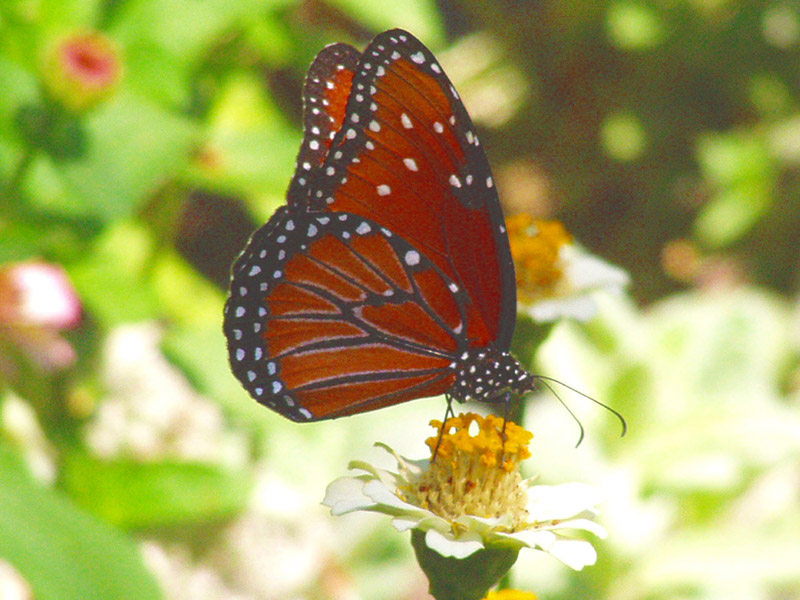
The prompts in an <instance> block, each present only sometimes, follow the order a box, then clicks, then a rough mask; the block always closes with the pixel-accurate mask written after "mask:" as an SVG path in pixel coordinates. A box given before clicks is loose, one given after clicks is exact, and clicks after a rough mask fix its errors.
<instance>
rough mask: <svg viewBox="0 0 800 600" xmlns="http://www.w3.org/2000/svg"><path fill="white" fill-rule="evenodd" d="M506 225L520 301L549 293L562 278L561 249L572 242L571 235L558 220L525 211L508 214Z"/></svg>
mask: <svg viewBox="0 0 800 600" xmlns="http://www.w3.org/2000/svg"><path fill="white" fill-rule="evenodd" d="M506 224H507V227H508V238H509V243H510V244H511V256H512V257H513V259H514V267H515V268H516V270H517V289H518V291H519V297H520V301H521V302H527V303H530V302H533V301H535V300H538V299H540V298H546V297H550V296H553V295H554V294H555V288H556V286H557V284H558V283H559V281H561V278H562V277H563V264H562V261H561V259H560V256H561V248H562V246H564V245H565V244H570V243H572V236H571V235H570V233H569V232H568V231H567V230H566V228H565V227H564V225H562V224H561V223H560V222H559V221H542V220H540V219H534V218H533V217H532V216H531V215H529V214H525V213H521V214H517V215H514V216H512V217H509V218H508V219H506Z"/></svg>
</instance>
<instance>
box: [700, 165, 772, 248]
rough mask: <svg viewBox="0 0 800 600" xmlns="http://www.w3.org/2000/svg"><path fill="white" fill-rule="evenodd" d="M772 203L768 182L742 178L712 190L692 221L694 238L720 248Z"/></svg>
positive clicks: (741, 233) (739, 234)
mask: <svg viewBox="0 0 800 600" xmlns="http://www.w3.org/2000/svg"><path fill="white" fill-rule="evenodd" d="M770 206H772V185H771V182H764V181H761V180H754V181H745V182H742V183H739V184H736V185H732V186H730V187H728V188H726V189H724V190H722V191H721V192H719V193H718V194H716V195H715V196H714V197H713V198H712V199H711V200H710V201H709V202H708V204H706V205H705V206H704V207H703V209H702V210H701V211H700V213H699V214H698V215H697V220H696V221H695V224H694V226H695V232H696V234H697V237H698V239H700V241H702V242H703V243H704V244H705V245H706V246H707V247H708V248H723V247H725V246H728V245H730V244H732V243H734V242H736V241H737V240H738V239H740V238H742V237H743V236H744V235H746V234H747V232H748V231H750V229H752V228H753V227H754V226H755V225H756V224H757V223H758V222H759V220H760V219H761V218H762V217H763V216H764V214H765V213H766V212H767V211H768V210H769V208H770Z"/></svg>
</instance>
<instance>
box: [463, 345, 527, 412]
mask: <svg viewBox="0 0 800 600" xmlns="http://www.w3.org/2000/svg"><path fill="white" fill-rule="evenodd" d="M455 368H456V382H455V383H454V384H453V387H452V389H451V391H450V395H451V396H452V397H453V398H455V399H456V400H458V401H459V402H465V401H467V400H478V401H481V402H497V401H499V400H500V399H501V398H502V396H503V395H504V393H505V392H512V393H513V394H515V395H516V394H524V393H525V392H529V391H531V390H532V389H533V387H534V384H535V380H536V377H535V376H534V375H532V374H531V373H529V372H528V371H526V370H525V369H524V368H523V367H522V365H520V364H519V362H518V361H517V359H515V358H514V357H513V356H511V354H509V353H508V352H503V351H500V350H497V349H496V348H493V347H489V348H481V349H471V350H468V351H466V352H464V353H463V354H462V355H461V356H460V357H459V361H458V362H457V363H456V367H455Z"/></svg>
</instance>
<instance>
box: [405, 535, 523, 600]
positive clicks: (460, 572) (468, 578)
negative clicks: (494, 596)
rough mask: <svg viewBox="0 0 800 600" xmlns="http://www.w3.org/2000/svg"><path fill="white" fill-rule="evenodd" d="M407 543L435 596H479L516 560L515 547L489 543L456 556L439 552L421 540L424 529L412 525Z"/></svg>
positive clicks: (477, 599)
mask: <svg viewBox="0 0 800 600" xmlns="http://www.w3.org/2000/svg"><path fill="white" fill-rule="evenodd" d="M411 545H412V546H413V547H414V553H415V554H416V555H417V562H418V563H419V566H420V567H421V568H422V570H423V571H424V572H425V575H427V577H428V581H429V582H430V587H429V592H430V594H431V596H433V597H434V598H436V600H481V598H485V597H486V594H487V593H488V592H489V589H490V588H491V587H492V586H493V585H495V584H496V583H497V582H498V580H499V579H500V578H501V577H502V576H503V575H504V574H505V573H507V572H508V570H509V569H510V568H511V567H512V565H513V564H514V563H515V562H516V560H517V555H518V554H519V549H518V548H509V547H506V546H503V547H498V546H491V547H488V548H484V549H483V550H478V551H477V552H475V553H474V554H471V555H470V556H468V557H466V558H463V559H457V558H453V557H447V556H442V555H441V554H439V553H438V552H436V550H432V549H431V548H429V547H428V545H427V544H426V543H425V532H424V531H420V530H419V529H414V530H413V531H412V532H411Z"/></svg>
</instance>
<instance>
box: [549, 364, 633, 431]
mask: <svg viewBox="0 0 800 600" xmlns="http://www.w3.org/2000/svg"><path fill="white" fill-rule="evenodd" d="M536 379H541V380H542V383H544V385H545V386H546V387H547V389H549V390H550V391H551V392H553V395H554V396H555V397H556V398H558V401H559V402H561V404H562V405H563V406H564V408H566V409H567V411H569V413H570V414H571V415H572V417H573V418H575V415H574V414H573V413H572V411H571V410H569V408H568V407H567V405H566V404H564V401H563V400H562V399H561V398H560V397H559V395H558V394H556V392H555V390H554V389H553V387H552V386H551V385H549V384H548V382H553V383H557V384H558V385H560V386H563V387H565V388H567V389H568V390H570V391H571V392H575V393H576V394H578V395H579V396H583V397H584V398H586V399H587V400H591V401H592V402H594V403H595V404H597V405H598V406H601V407H603V408H605V409H606V410H607V411H608V412H610V413H611V414H612V415H614V416H615V417H617V419H619V422H620V425H622V433H621V434H620V437H625V434H626V433H628V423H627V421H625V417H623V416H622V413H620V412H619V411H616V410H614V409H613V408H611V407H610V406H609V405H608V404H605V403H603V402H600V400H598V399H596V398H592V397H591V396H590V395H588V394H584V393H583V392H582V391H580V390H578V389H576V388H574V387H572V386H571V385H567V384H566V383H564V382H563V381H559V380H558V379H554V378H552V377H547V376H545V375H537V376H536ZM575 420H576V421H577V419H576V418H575ZM579 424H580V422H579ZM581 429H583V427H581ZM581 439H583V431H581ZM578 444H580V441H579V442H578Z"/></svg>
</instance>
